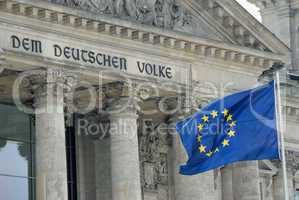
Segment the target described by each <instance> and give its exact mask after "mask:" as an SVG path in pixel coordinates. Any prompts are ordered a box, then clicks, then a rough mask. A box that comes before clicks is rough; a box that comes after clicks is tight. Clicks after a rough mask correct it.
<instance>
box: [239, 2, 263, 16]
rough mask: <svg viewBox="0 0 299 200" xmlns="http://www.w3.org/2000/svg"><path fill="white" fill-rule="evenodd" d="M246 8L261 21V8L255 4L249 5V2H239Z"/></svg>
mask: <svg viewBox="0 0 299 200" xmlns="http://www.w3.org/2000/svg"><path fill="white" fill-rule="evenodd" d="M237 1H238V2H239V3H240V4H241V5H242V6H243V7H244V8H246V9H247V10H248V11H249V12H250V13H251V14H252V15H253V16H254V17H255V18H257V19H258V20H259V21H261V15H260V13H259V8H258V7H256V6H255V5H254V4H252V3H249V2H248V1H247V0H237Z"/></svg>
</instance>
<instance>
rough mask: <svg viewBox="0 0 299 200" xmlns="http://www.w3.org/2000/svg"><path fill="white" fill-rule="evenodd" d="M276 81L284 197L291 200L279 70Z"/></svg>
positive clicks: (276, 73) (277, 120)
mask: <svg viewBox="0 0 299 200" xmlns="http://www.w3.org/2000/svg"><path fill="white" fill-rule="evenodd" d="M275 76H276V78H275V83H276V90H275V91H276V110H277V112H278V113H277V116H276V123H277V129H278V132H279V136H280V150H281V152H280V156H281V161H282V171H283V187H284V195H285V196H284V197H285V198H284V199H285V200H289V188H288V174H287V165H286V155H285V141H284V134H285V127H284V125H283V116H282V108H281V105H282V104H281V92H280V74H279V70H277V71H276V72H275Z"/></svg>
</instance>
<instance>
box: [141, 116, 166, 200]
mask: <svg viewBox="0 0 299 200" xmlns="http://www.w3.org/2000/svg"><path fill="white" fill-rule="evenodd" d="M145 123H147V124H146V126H147V127H149V126H150V125H152V124H150V123H151V122H150V121H147V122H145ZM152 126H153V125H152ZM139 133H140V134H139V149H140V151H139V153H140V166H141V181H142V188H143V191H144V192H154V193H156V194H157V195H158V198H159V195H162V194H163V199H167V198H164V196H165V194H167V195H166V196H168V187H169V186H168V146H169V144H170V143H169V137H168V135H164V134H163V135H161V134H158V133H157V131H155V130H152V129H148V130H143V131H139ZM160 199H161V198H160Z"/></svg>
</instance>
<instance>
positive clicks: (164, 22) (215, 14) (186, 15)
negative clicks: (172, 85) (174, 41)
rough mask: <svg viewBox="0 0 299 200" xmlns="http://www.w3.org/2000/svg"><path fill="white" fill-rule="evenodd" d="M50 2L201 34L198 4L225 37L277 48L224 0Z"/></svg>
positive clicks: (261, 47) (237, 41)
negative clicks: (235, 13) (265, 42)
mask: <svg viewBox="0 0 299 200" xmlns="http://www.w3.org/2000/svg"><path fill="white" fill-rule="evenodd" d="M50 2H53V3H58V4H62V5H65V6H68V7H71V8H78V9H82V10H86V11H90V12H93V13H96V14H98V15H107V16H110V17H114V18H120V19H125V20H129V21H132V22H137V23H142V24H147V25H152V26H156V27H159V28H166V29H170V30H175V31H181V32H186V33H189V34H193V35H199V36H200V34H199V33H200V32H201V30H199V29H198V28H195V27H198V26H197V24H198V23H199V19H196V18H197V17H195V15H193V14H192V13H191V9H193V8H194V7H195V8H197V7H199V9H198V10H202V11H204V12H205V15H207V16H206V19H205V20H207V21H211V20H212V21H214V22H216V23H215V24H214V27H215V28H216V30H217V31H219V32H221V33H222V34H224V35H225V36H224V38H225V39H227V40H228V41H230V42H232V43H233V44H238V45H242V46H246V47H250V48H254V49H258V50H261V51H272V52H275V49H273V48H272V49H269V48H268V47H266V45H265V44H263V42H262V41H260V39H258V38H257V37H256V36H255V34H253V33H252V32H251V31H250V30H249V29H248V28H247V27H246V26H244V25H242V22H240V21H238V20H236V18H234V17H233V16H232V15H231V14H230V12H229V11H227V10H226V9H225V8H224V7H223V6H222V1H217V0H200V1H198V2H196V3H194V2H193V1H175V0H170V1H165V0H136V1H129V0H93V1H92V0H69V1H62V0H51V1H50ZM184 4H186V5H184ZM188 6H189V7H190V8H189V9H186V8H185V7H188ZM203 17H204V16H203ZM223 30H225V31H223Z"/></svg>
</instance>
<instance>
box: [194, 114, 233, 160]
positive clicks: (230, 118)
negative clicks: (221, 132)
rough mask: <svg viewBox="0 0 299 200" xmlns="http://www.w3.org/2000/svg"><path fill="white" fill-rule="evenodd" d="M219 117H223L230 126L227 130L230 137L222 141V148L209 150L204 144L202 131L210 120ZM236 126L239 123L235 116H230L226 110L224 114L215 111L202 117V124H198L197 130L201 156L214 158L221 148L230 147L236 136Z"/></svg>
mask: <svg viewBox="0 0 299 200" xmlns="http://www.w3.org/2000/svg"><path fill="white" fill-rule="evenodd" d="M219 115H223V117H224V120H225V121H226V123H227V124H228V127H229V128H228V129H227V130H226V134H227V136H228V137H226V138H225V139H223V140H222V142H221V146H219V147H217V148H214V149H210V150H209V149H208V147H207V146H205V145H204V144H202V137H203V136H202V131H203V129H204V128H205V126H206V125H208V123H209V120H210V119H215V118H216V117H218V116H219ZM236 125H237V121H234V120H233V115H232V114H230V112H229V110H228V109H224V110H223V112H222V113H219V112H218V111H216V110H213V111H211V112H210V113H209V114H207V115H204V116H202V118H201V123H199V124H197V129H198V136H197V142H198V143H199V147H198V151H199V152H200V153H201V154H204V155H206V156H207V157H212V156H213V155H214V154H216V153H218V152H219V151H220V149H221V148H227V147H228V146H230V140H231V139H232V138H233V137H235V136H236V131H234V130H233V128H234V127H235V126H236Z"/></svg>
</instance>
